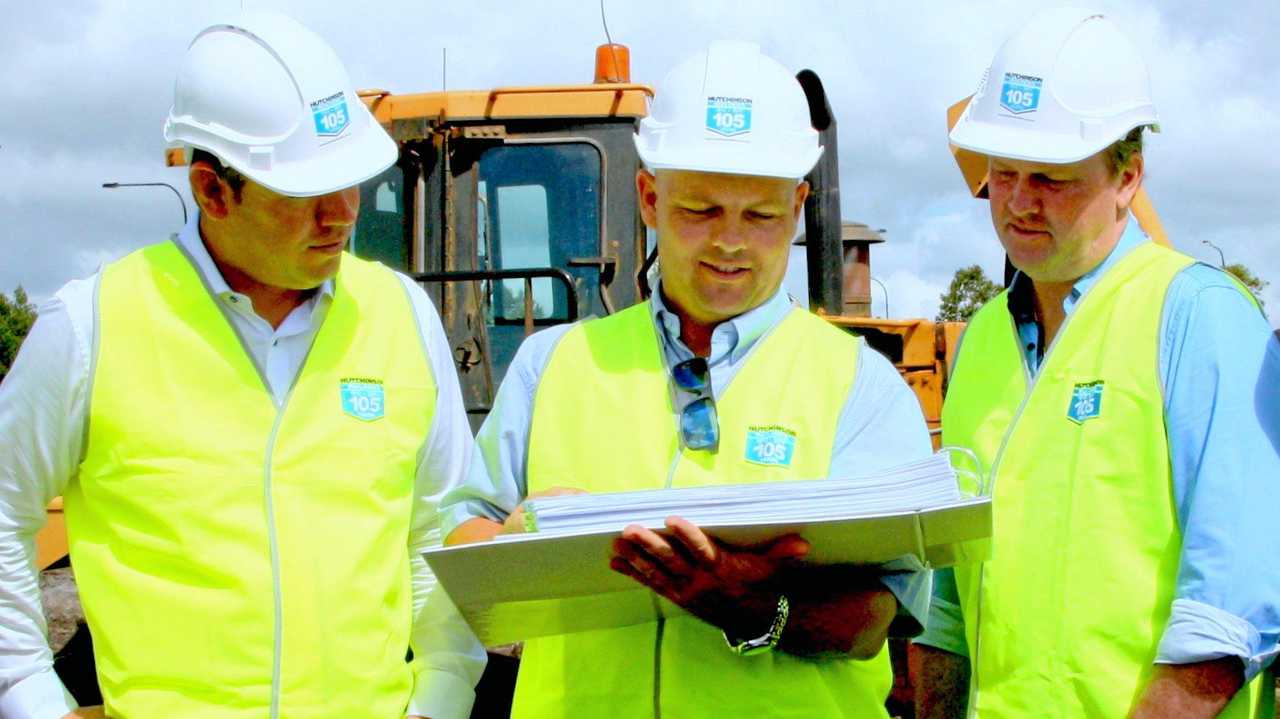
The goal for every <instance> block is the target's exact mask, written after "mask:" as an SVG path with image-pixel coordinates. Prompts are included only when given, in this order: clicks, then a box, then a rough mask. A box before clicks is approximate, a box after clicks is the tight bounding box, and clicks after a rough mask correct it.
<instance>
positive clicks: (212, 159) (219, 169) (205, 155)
mask: <svg viewBox="0 0 1280 719" xmlns="http://www.w3.org/2000/svg"><path fill="white" fill-rule="evenodd" d="M201 160H203V161H205V162H207V163H209V164H210V165H211V166H212V167H213V171H214V172H215V173H217V174H218V177H220V178H221V179H222V180H223V181H224V182H226V183H227V186H229V187H230V188H231V196H232V197H233V198H235V201H236V204H237V205H238V204H240V192H241V191H242V190H244V183H245V179H244V175H241V174H240V173H239V172H237V171H236V169H235V168H233V167H228V166H227V165H224V164H222V160H219V159H218V156H217V155H214V154H213V153H212V152H209V151H208V150H201V149H200V148H198V147H196V148H193V149H192V150H191V164H193V165H194V164H196V163H197V162H200V161H201Z"/></svg>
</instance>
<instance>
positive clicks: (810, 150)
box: [635, 42, 822, 179]
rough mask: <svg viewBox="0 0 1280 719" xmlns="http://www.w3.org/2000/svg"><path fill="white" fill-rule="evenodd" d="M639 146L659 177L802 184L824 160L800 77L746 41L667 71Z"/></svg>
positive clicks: (726, 45) (711, 49)
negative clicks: (674, 174) (718, 176)
mask: <svg viewBox="0 0 1280 719" xmlns="http://www.w3.org/2000/svg"><path fill="white" fill-rule="evenodd" d="M635 142H636V150H637V151H638V152H639V153H640V159H641V160H643V161H644V164H645V165H646V166H647V167H648V168H649V169H650V170H654V171H657V170H694V171H697V172H719V173H725V174H730V175H762V176H765V177H787V178H795V179H799V178H802V177H804V176H805V175H806V174H808V172H809V170H811V169H813V166H814V164H815V163H817V161H818V157H819V156H820V155H821V154H822V147H821V146H820V145H819V144H818V133H817V131H816V130H814V129H813V125H812V123H811V122H810V120H809V104H808V101H807V100H805V96H804V90H803V89H801V87H800V83H799V82H797V81H796V78H795V76H794V75H793V74H791V72H789V71H788V70H787V69H786V68H785V67H783V66H782V65H781V64H779V63H778V62H777V61H776V60H774V59H772V58H770V57H767V56H765V55H763V54H761V52H760V48H759V46H757V45H754V44H751V43H742V42H717V43H714V44H712V45H711V47H709V48H708V49H707V50H706V51H705V52H700V53H698V54H697V55H694V56H693V57H691V58H689V59H687V60H685V61H684V62H682V63H680V64H679V65H677V66H676V67H675V69H673V70H672V71H671V72H670V73H668V74H667V76H666V78H665V79H663V81H662V84H660V85H659V86H658V90H657V97H656V98H655V99H654V101H653V105H652V106H651V107H650V108H649V116H648V117H646V118H644V119H643V120H641V121H640V128H639V131H638V132H637V134H636V137H635Z"/></svg>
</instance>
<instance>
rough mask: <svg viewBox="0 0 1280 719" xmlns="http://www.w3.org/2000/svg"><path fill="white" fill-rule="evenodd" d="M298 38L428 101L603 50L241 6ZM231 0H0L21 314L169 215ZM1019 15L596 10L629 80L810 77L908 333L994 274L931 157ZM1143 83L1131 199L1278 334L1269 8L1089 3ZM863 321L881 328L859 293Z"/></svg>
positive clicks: (1278, 122)
mask: <svg viewBox="0 0 1280 719" xmlns="http://www.w3.org/2000/svg"><path fill="white" fill-rule="evenodd" d="M244 3H245V4H247V5H249V6H251V7H254V6H267V7H273V8H276V9H279V10H282V11H284V12H287V13H289V14H291V15H293V16H294V17H296V18H298V19H299V20H301V21H302V22H303V23H304V24H307V25H309V26H310V27H312V28H313V29H314V30H316V31H317V32H319V33H320V34H321V35H322V36H324V37H325V38H326V39H328V40H329V42H330V43H331V44H332V45H333V46H334V47H335V49H336V50H337V51H338V54H339V56H341V57H342V58H343V59H344V60H345V61H346V63H347V66H348V69H349V70H350V72H351V75H352V79H353V81H354V84H355V85H356V86H357V87H375V86H376V87H383V88H387V89H390V90H392V91H393V92H423V91H430V90H438V89H440V84H441V49H442V48H447V50H448V84H449V87H450V88H451V89H462V88H488V87H494V86H499V85H515V84H553V83H563V82H579V81H581V82H587V81H590V79H591V70H592V58H593V53H594V48H595V46H596V45H598V44H600V43H602V42H604V31H603V30H602V28H601V23H600V13H599V6H598V4H597V1H596V0H574V1H569V0H543V1H542V2H536V3H535V2H515V1H509V2H496V1H491V0H470V1H469V2H465V3H443V2H428V1H426V0H419V1H418V2H401V1H399V0H394V1H393V0H374V1H373V2H367V3H360V4H359V9H358V10H357V9H356V7H357V4H355V3H349V2H348V3H329V2H315V1H312V2H303V1H302V0H244ZM240 5H241V1H240V0H205V1H203V2H199V3H196V2H159V1H158V0H128V1H127V2H126V0H114V1H113V2H111V1H102V2H91V1H89V0H61V1H59V2H45V3H12V4H10V7H8V8H6V10H5V12H4V23H3V24H2V25H0V49H3V55H4V58H5V60H4V62H3V64H2V65H0V90H2V91H3V92H2V94H0V96H2V97H3V98H4V104H5V109H4V111H3V112H0V291H4V292H6V293H8V292H10V291H11V290H12V289H13V288H14V287H15V286H17V285H23V286H24V287H26V289H27V290H28V291H29V292H30V293H31V294H32V295H33V296H35V297H37V298H42V297H45V296H47V295H49V294H51V293H52V292H53V291H55V290H56V289H57V288H58V286H60V285H61V284H62V283H63V282H66V281H67V280H69V279H72V278H75V277H81V276H85V275H87V274H90V273H92V272H93V271H94V270H95V269H96V268H97V267H98V266H99V265H100V264H101V263H102V262H104V261H107V260H110V259H112V258H115V257H118V256H120V255H122V254H124V253H125V252H127V251H129V250H131V249H133V248H136V247H139V246H142V245H144V244H148V243H150V242H154V241H156V240H158V239H161V238H163V237H165V236H166V235H167V234H168V233H169V232H171V231H173V230H174V229H175V228H176V227H177V226H178V224H179V222H180V219H181V214H180V209H179V207H178V203H177V200H176V199H175V198H174V197H173V196H172V195H171V194H169V193H168V192H167V191H166V190H163V189H162V188H161V189H120V190H104V189H102V188H101V184H102V183H103V182H107V181H112V180H115V181H122V182H144V181H167V182H170V183H173V184H175V185H178V186H179V187H181V186H182V185H183V183H184V182H185V178H184V175H183V173H182V172H181V171H180V170H175V169H168V168H165V167H164V165H163V161H162V152H163V141H162V139H161V137H160V128H161V123H162V121H163V118H164V116H165V113H166V112H167V110H168V107H169V104H170V101H171V93H172V87H173V75H174V71H175V68H176V65H177V63H178V61H179V59H180V58H181V56H182V53H183V50H184V49H185V47H186V44H187V42H188V41H189V40H190V38H191V37H192V36H193V35H194V34H195V33H196V32H197V31H198V30H199V29H201V28H202V27H204V26H205V25H207V24H209V23H210V22H211V21H213V20H215V19H217V18H218V17H219V15H220V14H221V13H223V12H225V11H233V10H235V9H237V8H238V7H239V6H240ZM1042 5H1043V4H1042V3H1037V2H1029V1H1027V0H990V1H986V2H976V1H974V2H942V1H941V0H939V1H936V2H934V1H931V0H921V1H920V2H915V3H896V2H871V1H870V0H860V1H857V2H853V1H850V2H834V1H827V2H817V1H814V0H792V1H791V2H787V3H783V2H778V1H776V0H771V1H768V2H766V1H761V0H706V1H699V2H691V1H675V0H671V1H670V2H668V1H667V0H648V1H647V2H643V3H640V2H623V1H622V0H606V3H605V7H606V9H607V12H608V20H609V29H610V31H611V32H612V34H613V38H614V40H615V41H617V42H621V43H624V44H626V45H629V46H630V47H631V53H632V76H633V78H634V79H635V80H636V81H638V82H648V83H651V84H654V83H657V81H658V80H659V79H660V78H661V76H662V75H663V73H665V72H666V70H667V69H668V68H670V67H671V66H672V65H673V64H674V63H675V62H676V61H677V60H678V59H680V58H681V57H683V56H685V55H687V54H689V53H692V52H695V51H696V50H698V49H700V48H701V47H703V46H705V44H706V43H707V42H709V41H711V40H713V39H747V40H754V41H756V42H759V43H760V44H761V45H762V46H763V47H764V49H765V51H766V52H767V53H769V54H770V55H773V56H774V57H776V58H777V59H778V60H780V61H782V62H783V63H784V64H786V65H788V66H789V67H791V68H793V69H800V68H804V67H808V68H812V69H813V70H815V71H817V72H818V74H819V75H820V76H821V77H822V78H823V80H824V83H825V84H826V87H827V91H828V94H829V95H830V96H831V102H832V105H833V106H834V107H835V108H836V111H837V113H838V118H839V123H840V124H839V127H840V139H839V142H840V164H841V175H842V177H841V183H842V184H841V192H842V203H843V210H844V216H845V218H846V219H850V220H857V221H861V222H866V223H868V224H870V225H872V226H874V227H883V228H886V230H887V231H888V232H887V237H888V242H887V243H886V244H885V245H881V246H879V247H878V248H877V249H876V250H875V252H874V254H873V257H872V269H873V273H874V275H875V276H877V277H878V278H880V279H881V280H882V281H883V282H884V284H885V285H886V286H887V287H888V291H889V294H890V303H891V304H890V308H891V310H892V314H893V315H895V316H898V317H907V316H929V317H932V316H933V315H934V313H935V312H936V310H937V304H938V294H939V293H940V292H942V291H943V289H944V288H945V286H946V284H947V282H948V281H949V280H950V278H951V275H952V273H953V272H954V271H955V269H956V268H957V267H960V266H962V265H966V264H971V263H974V262H977V263H979V264H981V265H982V266H983V267H984V268H985V269H986V270H987V273H988V274H989V275H992V276H993V277H998V276H999V273H1000V270H1001V267H1002V255H1001V253H1000V252H999V249H998V245H997V243H996V240H995V239H994V237H993V235H992V230H991V225H990V221H989V218H988V215H987V206H986V203H984V202H980V201H976V200H973V199H971V198H969V197H968V194H967V192H966V191H965V188H964V186H963V184H962V182H961V179H960V175H959V172H958V171H957V170H956V169H955V166H954V165H953V164H952V162H951V160H950V156H949V154H948V151H947V145H946V138H945V116H944V109H945V108H946V106H947V105H949V104H950V103H952V102H954V101H956V100H958V99H960V98H962V97H964V96H966V95H968V94H969V93H971V92H972V91H973V89H974V87H975V86H976V84H977V82H978V79H979V77H980V75H981V73H982V71H983V68H984V67H985V66H986V65H987V63H988V62H989V61H990V59H991V56H992V55H993V54H994V52H995V51H996V49H997V48H998V46H999V44H1000V42H1001V41H1002V39H1003V38H1004V36H1005V35H1006V34H1007V33H1009V32H1010V31H1011V30H1012V29H1014V28H1016V27H1017V26H1018V25H1019V24H1021V23H1022V22H1023V21H1025V20H1026V19H1027V18H1028V17H1029V16H1030V15H1031V14H1032V13H1033V12H1034V11H1035V9H1036V8H1037V7H1040V6H1042ZM1095 6H1096V7H1098V8H1100V9H1102V10H1103V11H1105V12H1107V13H1108V14H1109V15H1111V16H1112V17H1113V18H1114V19H1115V20H1116V21H1117V22H1118V23H1119V24H1120V26H1121V27H1122V28H1124V29H1126V30H1127V31H1128V32H1129V33H1130V34H1131V36H1132V37H1133V38H1134V40H1135V42H1136V43H1137V44H1138V46H1139V48H1140V49H1141V51H1142V52H1143V54H1144V56H1145V57H1146V58H1147V61H1148V63H1149V65H1150V68H1151V74H1152V77H1153V87H1154V92H1155V98H1156V103H1157V107H1158V108H1159V112H1160V116H1161V121H1162V125H1163V129H1164V132H1163V134H1160V135H1156V136H1155V137H1154V139H1153V140H1152V141H1151V142H1150V144H1149V150H1148V155H1147V169H1148V173H1149V175H1148V191H1149V192H1150V194H1151V196H1152V198H1153V201H1154V202H1155V204H1156V207H1157V208H1158V210H1159V212H1160V214H1161V216H1162V218H1163V220H1164V223H1165V226H1166V228H1167V229H1168V230H1169V233H1170V235H1171V237H1172V239H1173V242H1174V244H1175V245H1176V246H1177V247H1178V248H1180V249H1181V250H1183V251H1184V252H1187V253H1189V254H1191V255H1192V256H1194V257H1197V258H1200V259H1202V260H1206V261H1211V262H1212V263H1213V264H1217V262H1218V255H1217V253H1216V252H1215V251H1214V250H1213V249H1211V248H1210V247H1209V246H1207V245H1205V244H1202V242H1203V241H1204V240H1208V241H1210V242H1212V243H1214V244H1216V245H1217V246H1218V247H1220V248H1221V249H1222V252H1223V254H1224V255H1225V256H1226V259H1227V261H1228V262H1243V263H1245V264H1246V265H1248V266H1249V267H1251V268H1252V269H1253V270H1254V271H1255V272H1256V273H1257V274H1259V275H1261V276H1262V277H1263V278H1264V279H1268V280H1270V281H1271V286H1270V287H1268V288H1267V290H1266V292H1265V293H1264V299H1265V300H1266V302H1267V305H1268V307H1270V308H1271V315H1272V323H1273V324H1275V325H1277V326H1280V250H1278V249H1277V238H1280V201H1278V200H1280V190H1278V189H1277V188H1280V140H1278V139H1277V138H1280V99H1278V98H1280V92H1277V88H1278V85H1277V78H1280V45H1278V44H1277V43H1276V42H1275V38H1276V37H1277V36H1280V6H1278V5H1277V3H1276V0H1224V1H1223V2H1218V3H1206V2H1200V1H1199V0H1163V1H1161V2H1153V1H1142V0H1130V1H1121V0H1114V1H1106V0H1101V1H1100V2H1097V3H1095ZM875 310H876V313H877V314H881V313H883V311H884V307H883V302H882V301H881V300H880V298H879V295H878V294H877V301H876V307H875Z"/></svg>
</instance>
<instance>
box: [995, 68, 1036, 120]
mask: <svg viewBox="0 0 1280 719" xmlns="http://www.w3.org/2000/svg"><path fill="white" fill-rule="evenodd" d="M1042 84H1044V81H1043V80H1041V79H1040V78H1038V77H1032V76H1031V75H1019V74H1018V73H1016V72H1006V73H1005V74H1004V85H1002V86H1001V87H1000V107H1003V108H1004V109H1006V110H1008V111H1009V112H1013V113H1017V114H1021V113H1024V112H1035V110H1036V109H1037V108H1038V107H1040V86H1041V85H1042Z"/></svg>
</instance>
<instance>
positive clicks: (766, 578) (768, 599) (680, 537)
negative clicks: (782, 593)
mask: <svg viewBox="0 0 1280 719" xmlns="http://www.w3.org/2000/svg"><path fill="white" fill-rule="evenodd" d="M666 526H667V530H668V532H667V533H664V534H658V533H657V532H654V531H652V530H649V529H645V528H644V527H641V526H639V525H631V526H629V527H627V528H626V529H624V530H622V536H621V537H620V538H618V539H616V540H614V542H613V552H614V554H613V556H612V557H611V558H610V559H609V566H610V568H612V569H613V570H614V571H615V572H619V573H621V574H625V575H627V576H629V577H631V578H632V579H634V580H636V581H637V582H640V583H641V584H643V585H645V586H646V587H648V588H650V589H652V590H653V591H655V592H657V593H658V594H660V595H662V596H663V597H666V598H667V599H668V600H670V601H672V602H674V603H675V604H678V605H679V606H681V607H683V608H684V609H686V610H688V611H689V612H691V613H692V614H693V615H694V616H697V617H699V618H700V619H702V620H703V621H706V622H708V623H710V624H713V625H715V626H717V627H720V628H722V629H727V630H730V631H731V632H733V633H735V634H736V633H740V632H746V633H751V632H755V633H757V634H759V633H760V632H762V631H763V630H764V629H766V628H768V626H769V623H770V621H772V619H773V614H774V611H775V609H776V606H777V602H778V595H779V592H778V591H776V590H773V591H770V590H769V589H768V587H767V585H768V583H769V582H770V581H771V580H773V579H774V578H775V575H777V574H778V572H779V571H780V570H782V569H783V568H785V567H787V566H789V565H791V564H794V563H795V562H796V561H797V560H799V559H800V558H802V557H804V555H805V554H807V553H808V551H809V543H808V542H806V541H805V540H803V539H801V538H800V537H799V536H798V535H795V534H788V535H786V536H783V537H779V538H778V539H775V540H773V541H770V542H766V543H764V544H761V545H758V546H755V547H730V546H728V545H725V544H722V543H720V542H719V541H717V540H715V539H713V538H711V537H709V536H707V535H706V533H704V532H703V531H702V530H701V529H699V528H698V527H697V526H696V525H694V524H693V523H692V522H690V521H688V520H687V519H683V518H681V517H669V518H667V522H666Z"/></svg>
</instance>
